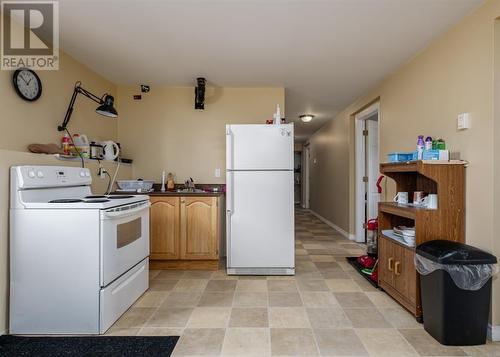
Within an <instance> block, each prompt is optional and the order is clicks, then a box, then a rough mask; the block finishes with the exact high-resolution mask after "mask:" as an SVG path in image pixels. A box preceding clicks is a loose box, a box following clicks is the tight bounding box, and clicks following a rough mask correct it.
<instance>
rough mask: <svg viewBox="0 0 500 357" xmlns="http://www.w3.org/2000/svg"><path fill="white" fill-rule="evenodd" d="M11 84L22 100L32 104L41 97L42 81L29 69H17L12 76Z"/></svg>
mask: <svg viewBox="0 0 500 357" xmlns="http://www.w3.org/2000/svg"><path fill="white" fill-rule="evenodd" d="M12 82H13V84H14V89H15V90H16V93H17V94H18V95H19V96H20V97H21V98H23V99H24V100H27V101H30V102H33V101H35V100H37V99H38V98H40V96H41V95H42V81H40V78H39V77H38V75H37V74H36V73H35V72H33V71H32V70H31V69H27V68H20V69H17V70H16V71H15V72H14V75H13V76H12Z"/></svg>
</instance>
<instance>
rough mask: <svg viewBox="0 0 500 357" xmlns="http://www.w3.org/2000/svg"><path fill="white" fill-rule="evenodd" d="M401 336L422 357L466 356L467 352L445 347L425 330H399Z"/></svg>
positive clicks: (453, 347)
mask: <svg viewBox="0 0 500 357" xmlns="http://www.w3.org/2000/svg"><path fill="white" fill-rule="evenodd" d="M399 332H400V333H401V335H403V337H404V338H405V339H406V341H408V342H409V343H410V345H412V346H413V348H414V349H415V350H416V351H417V352H418V353H419V354H420V355H422V356H465V355H466V354H465V352H464V351H463V350H462V349H461V348H460V347H456V346H443V345H441V344H440V343H439V342H437V341H436V340H435V339H434V338H432V336H431V335H429V334H428V333H427V332H426V331H425V330H423V329H419V330H416V329H403V330H401V329H400V330H399Z"/></svg>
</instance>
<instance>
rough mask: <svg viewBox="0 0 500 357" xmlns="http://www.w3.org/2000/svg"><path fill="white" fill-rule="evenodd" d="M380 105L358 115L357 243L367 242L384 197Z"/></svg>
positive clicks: (356, 128)
mask: <svg viewBox="0 0 500 357" xmlns="http://www.w3.org/2000/svg"><path fill="white" fill-rule="evenodd" d="M379 113H380V103H379V102H377V103H374V104H372V105H370V106H369V107H368V108H366V109H364V110H363V111H361V112H360V113H358V114H356V115H355V117H354V120H355V135H356V218H355V224H356V226H355V240H356V241H357V242H366V233H367V232H366V223H367V222H368V220H370V219H372V218H377V215H378V202H379V201H380V193H379V191H378V187H377V180H378V178H379V176H380V173H379V119H380V115H379Z"/></svg>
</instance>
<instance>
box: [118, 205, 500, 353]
mask: <svg viewBox="0 0 500 357" xmlns="http://www.w3.org/2000/svg"><path fill="white" fill-rule="evenodd" d="M295 242H296V276H294V277H278V276H268V277H256V276H240V277H235V276H227V275H226V273H225V270H224V268H223V267H222V268H221V269H220V270H219V271H214V272H212V271H151V273H150V275H151V282H150V289H149V290H148V291H147V292H146V293H145V294H144V295H143V296H142V297H141V298H140V299H139V300H138V301H137V302H136V303H135V304H134V306H133V307H131V308H130V309H129V310H128V311H127V312H126V313H125V314H124V315H123V316H122V317H121V318H120V320H118V321H117V322H116V323H115V325H113V326H112V327H111V329H110V330H109V331H108V334H109V335H180V336H181V338H180V340H179V342H178V343H177V346H176V348H175V351H174V355H175V356H270V355H273V356H406V355H410V356H411V355H413V356H415V355H416V356H418V355H421V356H465V355H473V356H500V344H498V343H496V344H493V343H489V344H487V345H485V346H478V347H462V348H459V347H446V346H441V345H440V344H439V343H437V342H436V341H435V340H434V339H433V338H432V337H430V336H429V335H428V334H427V333H426V332H425V331H424V330H423V328H422V325H420V324H418V323H417V322H416V321H415V319H414V318H413V317H412V316H411V315H410V314H409V313H408V312H406V310H404V309H403V308H402V307H400V306H399V305H398V304H397V303H395V302H394V301H393V300H392V299H391V298H390V297H388V296H387V295H386V294H385V293H383V292H381V291H378V290H377V289H375V288H373V287H372V286H371V285H370V284H368V283H367V282H366V281H365V280H364V279H363V278H362V277H360V276H359V275H358V273H356V272H354V271H353V270H352V268H351V266H350V265H349V264H347V263H346V261H345V259H344V257H346V256H357V255H360V254H362V253H364V248H363V246H361V245H358V244H356V243H353V242H351V241H349V240H347V239H345V238H343V237H342V236H341V235H339V234H338V233H337V232H336V231H335V230H333V229H331V228H330V227H328V226H327V225H326V224H324V223H323V222H321V221H320V220H318V219H317V218H316V217H314V216H313V215H311V214H310V213H308V212H306V211H304V210H300V209H298V210H297V212H296V239H295Z"/></svg>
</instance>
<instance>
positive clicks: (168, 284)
mask: <svg viewBox="0 0 500 357" xmlns="http://www.w3.org/2000/svg"><path fill="white" fill-rule="evenodd" d="M177 282H178V280H164V279H153V280H152V281H151V282H150V283H149V290H148V291H170V290H172V289H173V288H174V287H175V286H176V285H177Z"/></svg>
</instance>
